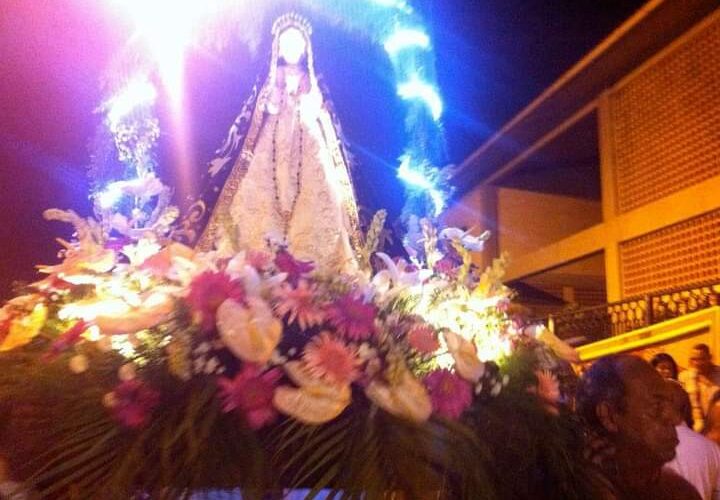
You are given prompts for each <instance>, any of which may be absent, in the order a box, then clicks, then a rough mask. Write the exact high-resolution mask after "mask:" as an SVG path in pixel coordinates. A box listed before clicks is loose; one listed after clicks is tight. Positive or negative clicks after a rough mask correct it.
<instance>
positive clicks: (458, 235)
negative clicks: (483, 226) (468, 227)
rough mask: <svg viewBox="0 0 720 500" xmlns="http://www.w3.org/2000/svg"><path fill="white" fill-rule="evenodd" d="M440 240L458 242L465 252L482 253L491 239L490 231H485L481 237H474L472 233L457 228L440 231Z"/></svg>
mask: <svg viewBox="0 0 720 500" xmlns="http://www.w3.org/2000/svg"><path fill="white" fill-rule="evenodd" d="M440 238H441V239H446V240H452V241H457V242H458V243H460V245H462V247H463V248H464V249H465V250H468V251H470V252H482V251H483V247H484V246H485V242H486V241H487V240H488V239H489V238H490V231H484V232H483V233H481V234H480V235H479V236H473V235H472V234H470V231H463V230H462V229H458V228H457V227H448V228H445V229H443V230H442V231H440Z"/></svg>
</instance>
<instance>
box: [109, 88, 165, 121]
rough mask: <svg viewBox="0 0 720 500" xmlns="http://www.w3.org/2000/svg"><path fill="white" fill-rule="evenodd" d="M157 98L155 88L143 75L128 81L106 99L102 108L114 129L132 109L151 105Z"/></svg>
mask: <svg viewBox="0 0 720 500" xmlns="http://www.w3.org/2000/svg"><path fill="white" fill-rule="evenodd" d="M156 98H157V90H156V89H155V86H154V85H153V84H152V83H150V82H149V81H148V80H147V78H145V77H137V78H134V79H133V80H131V81H130V83H128V84H127V85H126V86H125V87H123V88H122V89H121V90H120V91H119V92H118V93H117V94H115V95H114V96H112V97H111V98H110V99H108V100H107V101H106V102H105V104H104V105H103V108H105V109H106V110H107V119H108V121H109V122H110V126H111V127H112V128H113V129H115V128H116V127H117V126H118V124H119V123H120V122H121V121H122V120H123V118H125V117H127V116H128V115H129V114H130V113H132V112H133V110H135V109H137V108H140V107H144V106H152V105H153V104H154V103H155V99H156Z"/></svg>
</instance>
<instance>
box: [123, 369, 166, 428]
mask: <svg viewBox="0 0 720 500" xmlns="http://www.w3.org/2000/svg"><path fill="white" fill-rule="evenodd" d="M111 400H112V405H111V409H112V413H113V416H114V417H115V419H116V420H118V421H119V422H120V423H121V424H122V425H124V426H125V427H129V428H131V429H137V428H139V427H143V426H144V425H145V424H146V423H147V422H148V419H149V418H150V414H151V413H152V411H153V410H154V409H155V407H156V406H157V405H158V403H159V401H160V393H158V392H157V391H156V390H155V389H153V388H151V387H149V386H148V385H147V384H145V383H143V382H142V381H140V380H138V379H137V378H133V379H130V380H126V381H125V382H121V383H120V384H119V385H118V386H117V387H116V388H115V390H114V391H113V392H112V398H111Z"/></svg>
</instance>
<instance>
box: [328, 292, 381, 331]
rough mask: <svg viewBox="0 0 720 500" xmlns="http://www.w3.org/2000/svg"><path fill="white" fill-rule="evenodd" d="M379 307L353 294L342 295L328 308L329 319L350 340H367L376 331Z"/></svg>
mask: <svg viewBox="0 0 720 500" xmlns="http://www.w3.org/2000/svg"><path fill="white" fill-rule="evenodd" d="M377 312H378V311H377V308H376V307H375V306H374V305H373V304H366V303H365V302H363V301H362V300H360V299H359V298H357V297H354V296H353V295H351V294H347V295H344V296H343V297H340V298H339V299H337V300H336V301H335V302H333V303H332V304H331V305H330V306H329V307H328V310H327V319H328V321H330V323H331V324H332V325H333V326H334V327H335V328H337V331H338V332H339V333H340V334H341V335H344V336H346V337H347V338H349V339H350V340H365V339H367V338H370V337H372V336H373V334H374V333H375V317H376V316H377Z"/></svg>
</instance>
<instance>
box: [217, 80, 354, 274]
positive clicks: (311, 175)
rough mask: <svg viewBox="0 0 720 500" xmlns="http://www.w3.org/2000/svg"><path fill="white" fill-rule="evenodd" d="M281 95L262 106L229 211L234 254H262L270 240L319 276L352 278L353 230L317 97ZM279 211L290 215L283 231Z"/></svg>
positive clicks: (330, 132)
mask: <svg viewBox="0 0 720 500" xmlns="http://www.w3.org/2000/svg"><path fill="white" fill-rule="evenodd" d="M283 94H284V95H280V96H277V97H278V98H276V99H271V100H270V102H269V103H268V104H266V109H265V117H264V124H263V126H262V128H261V130H260V133H259V136H258V140H257V144H256V147H255V152H254V155H253V157H252V159H251V160H250V162H249V165H248V169H247V173H246V174H245V176H244V177H243V179H242V182H241V184H240V186H239V189H238V190H237V192H236V193H235V195H234V197H233V200H232V204H231V206H230V209H229V213H230V217H231V219H232V225H233V229H234V232H235V233H236V234H235V236H234V237H235V238H236V242H237V245H236V247H238V248H241V249H255V250H266V249H267V248H268V247H267V238H268V237H272V238H275V239H277V238H283V237H284V238H285V239H286V242H287V244H288V247H289V250H290V252H291V253H292V254H293V255H294V256H295V257H296V258H299V259H303V260H312V261H314V262H315V264H316V268H317V269H318V270H320V271H324V272H337V271H345V272H352V271H354V270H356V269H357V262H356V259H355V256H354V253H353V250H352V247H351V243H350V236H349V234H350V227H351V226H350V221H349V220H347V217H346V215H345V213H346V212H345V211H344V209H343V202H344V200H342V192H343V191H342V189H341V188H340V184H339V183H340V182H341V176H340V175H339V172H337V171H336V167H335V164H334V162H333V159H332V153H331V149H330V148H329V147H328V144H327V141H328V140H330V141H337V136H336V135H335V133H334V130H333V129H332V122H331V120H330V116H329V114H328V113H327V111H326V110H325V109H324V108H323V106H322V98H321V96H320V94H319V92H317V91H314V92H313V91H311V92H309V93H308V94H303V95H301V96H299V97H298V96H295V95H291V94H289V93H288V92H287V91H285V92H283ZM273 100H275V101H279V102H277V104H273V102H272V101H273ZM276 121H277V124H276V123H275V122H276ZM301 127H302V132H301V130H300V129H301ZM273 135H275V151H276V152H275V161H273ZM301 138H302V158H300V140H301ZM275 169H276V170H275ZM298 169H300V173H299V176H298ZM273 170H275V172H276V175H275V176H274V175H273ZM275 178H276V179H277V186H276V185H275V182H274V179H275ZM298 191H299V192H298ZM296 197H297V200H296V201H294V200H295V198H296ZM278 205H279V206H278ZM281 211H284V212H290V211H291V217H290V219H289V221H288V224H287V228H286V227H285V224H284V222H283V217H282V216H281V215H280V214H281Z"/></svg>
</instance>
